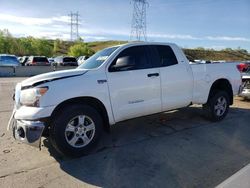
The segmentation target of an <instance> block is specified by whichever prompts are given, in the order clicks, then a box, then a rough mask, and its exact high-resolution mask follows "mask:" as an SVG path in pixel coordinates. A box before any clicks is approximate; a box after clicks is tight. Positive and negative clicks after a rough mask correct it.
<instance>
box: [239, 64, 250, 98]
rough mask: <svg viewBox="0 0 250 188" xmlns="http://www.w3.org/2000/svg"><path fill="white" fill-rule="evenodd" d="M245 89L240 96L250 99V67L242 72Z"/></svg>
mask: <svg viewBox="0 0 250 188" xmlns="http://www.w3.org/2000/svg"><path fill="white" fill-rule="evenodd" d="M242 83H243V90H242V92H241V94H240V95H239V96H241V97H243V98H244V99H250V67H249V68H248V69H247V70H246V72H244V73H242Z"/></svg>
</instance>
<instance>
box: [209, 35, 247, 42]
mask: <svg viewBox="0 0 250 188" xmlns="http://www.w3.org/2000/svg"><path fill="white" fill-rule="evenodd" d="M205 39H207V40H214V41H239V42H250V39H249V38H244V37H228V36H215V37H214V36H207V37H205Z"/></svg>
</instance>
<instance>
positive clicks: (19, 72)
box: [0, 66, 76, 77]
mask: <svg viewBox="0 0 250 188" xmlns="http://www.w3.org/2000/svg"><path fill="white" fill-rule="evenodd" d="M75 68H76V67H73V66H70V67H68V66H67V67H53V66H23V67H22V66H20V67H0V77H29V76H35V75H38V74H43V73H47V72H53V71H59V70H68V69H75Z"/></svg>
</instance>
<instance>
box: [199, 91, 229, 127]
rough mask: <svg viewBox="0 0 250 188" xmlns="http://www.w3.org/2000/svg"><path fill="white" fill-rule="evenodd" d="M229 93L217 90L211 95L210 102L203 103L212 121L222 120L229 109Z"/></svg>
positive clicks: (207, 115)
mask: <svg viewBox="0 0 250 188" xmlns="http://www.w3.org/2000/svg"><path fill="white" fill-rule="evenodd" d="M229 104H230V100H229V95H228V93H227V92H225V91H220V90H216V91H214V92H213V93H212V94H211V96H209V99H208V102H207V103H206V104H204V105H203V109H204V111H205V113H206V117H207V118H208V119H209V120H211V121H214V122H216V121H221V120H222V119H224V118H225V117H226V115H227V113H228V110H229Z"/></svg>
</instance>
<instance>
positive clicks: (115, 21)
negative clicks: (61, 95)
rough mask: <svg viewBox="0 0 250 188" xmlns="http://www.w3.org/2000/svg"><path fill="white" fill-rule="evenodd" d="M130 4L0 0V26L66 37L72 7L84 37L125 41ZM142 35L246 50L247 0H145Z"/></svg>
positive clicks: (127, 0) (249, 30) (249, 39)
mask: <svg viewBox="0 0 250 188" xmlns="http://www.w3.org/2000/svg"><path fill="white" fill-rule="evenodd" d="M132 7H133V2H132V0H123V1H121V0H0V30H2V29H8V30H9V31H10V33H11V34H12V35H14V36H15V37H26V36H33V37H38V38H42V37H45V38H51V39H56V38H59V39H62V40H69V39H70V25H69V17H68V15H69V13H70V12H77V11H78V12H79V14H80V26H79V34H80V36H81V37H82V38H83V39H84V40H85V41H99V40H129V36H130V31H131V20H132V11H133V9H132ZM147 35H148V41H155V42H174V43H176V44H178V45H179V46H181V47H184V48H197V47H204V48H213V49H217V50H219V49H224V48H234V49H235V48H239V47H240V48H243V49H247V50H248V51H249V52H250V0H148V7H147Z"/></svg>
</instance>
